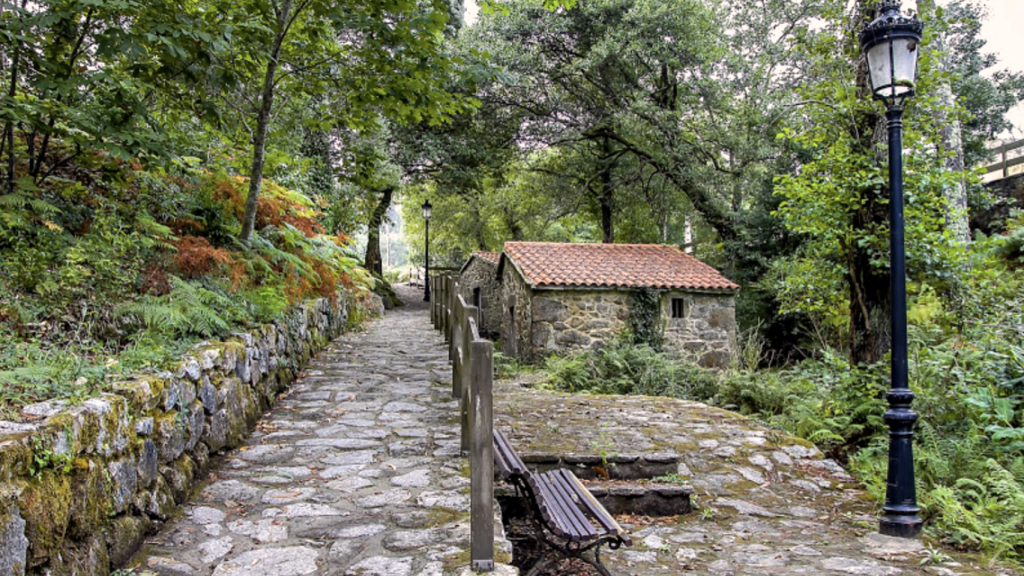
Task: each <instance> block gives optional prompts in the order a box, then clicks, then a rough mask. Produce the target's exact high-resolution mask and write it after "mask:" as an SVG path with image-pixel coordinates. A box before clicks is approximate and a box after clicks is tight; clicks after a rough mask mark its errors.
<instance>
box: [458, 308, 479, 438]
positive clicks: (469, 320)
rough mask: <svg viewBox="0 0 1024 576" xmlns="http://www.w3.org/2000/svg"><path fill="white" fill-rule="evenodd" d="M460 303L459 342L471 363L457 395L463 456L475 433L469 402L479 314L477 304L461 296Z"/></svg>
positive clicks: (465, 370) (464, 372)
mask: <svg viewBox="0 0 1024 576" xmlns="http://www.w3.org/2000/svg"><path fill="white" fill-rule="evenodd" d="M459 304H460V306H461V307H462V318H461V320H462V325H463V327H464V328H465V330H464V331H463V333H462V341H461V342H460V343H459V346H460V347H461V348H462V350H463V351H464V352H465V353H466V354H467V356H468V358H467V360H466V362H467V363H469V365H470V367H469V368H467V369H464V370H463V371H462V378H461V380H462V381H461V382H459V390H458V395H457V396H455V397H456V398H458V399H459V422H460V424H461V426H462V438H461V443H460V445H459V448H460V449H461V450H462V455H463V456H468V455H469V451H470V449H471V448H472V442H471V441H470V436H472V434H473V432H472V430H471V429H470V425H469V404H470V402H471V400H470V397H469V396H470V391H471V389H472V387H473V368H472V363H473V362H476V359H475V358H474V357H473V354H472V351H473V342H474V341H475V340H477V339H479V333H478V332H477V331H476V321H475V320H473V318H476V314H477V309H476V306H466V305H465V302H463V301H462V297H461V296H460V297H459Z"/></svg>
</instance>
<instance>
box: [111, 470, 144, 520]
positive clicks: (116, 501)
mask: <svg viewBox="0 0 1024 576" xmlns="http://www.w3.org/2000/svg"><path fill="white" fill-rule="evenodd" d="M107 470H108V472H109V473H110V480H111V484H112V490H111V498H112V500H113V509H114V511H115V512H117V513H121V512H124V511H125V509H126V508H127V507H128V505H129V504H131V501H132V496H134V495H135V486H136V484H137V483H138V478H139V476H138V474H139V473H138V468H137V467H136V464H135V462H132V461H124V460H120V461H116V462H111V463H110V464H107Z"/></svg>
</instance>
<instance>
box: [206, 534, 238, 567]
mask: <svg viewBox="0 0 1024 576" xmlns="http://www.w3.org/2000/svg"><path fill="white" fill-rule="evenodd" d="M232 548H234V545H233V544H232V543H231V537H230V536H225V537H223V538H218V539H216V540H207V541H206V542H203V543H202V544H200V545H199V552H200V558H201V559H202V560H203V563H204V564H209V563H211V562H213V561H214V560H219V559H221V558H223V557H224V556H227V554H228V553H229V552H231V550H232Z"/></svg>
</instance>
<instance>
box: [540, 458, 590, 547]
mask: <svg viewBox="0 0 1024 576" xmlns="http://www.w3.org/2000/svg"><path fill="white" fill-rule="evenodd" d="M558 472H560V470H554V471H552V472H548V473H545V474H542V476H544V477H545V479H546V480H548V481H549V482H550V483H551V487H552V492H553V493H554V496H555V498H556V499H557V501H558V503H559V505H560V506H562V507H563V508H565V510H566V511H567V514H569V515H571V517H572V519H573V520H574V521H575V523H576V524H577V525H578V527H579V530H580V533H581V534H582V535H583V536H584V537H585V538H597V537H599V536H601V531H599V530H598V529H597V528H596V527H595V526H594V523H593V522H591V521H590V519H589V518H587V516H586V514H585V513H584V510H583V509H582V508H581V507H580V503H579V502H578V500H579V497H578V496H577V497H575V498H574V497H573V492H575V486H574V485H573V484H571V483H566V479H565V478H564V477H563V476H562V475H560V474H558Z"/></svg>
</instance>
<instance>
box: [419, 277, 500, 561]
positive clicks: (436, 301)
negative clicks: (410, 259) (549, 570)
mask: <svg viewBox="0 0 1024 576" xmlns="http://www.w3.org/2000/svg"><path fill="white" fill-rule="evenodd" d="M430 300H431V305H430V321H431V322H432V323H433V325H434V327H435V328H437V329H438V330H440V331H442V332H443V333H444V336H445V342H447V344H448V358H449V360H451V363H452V398H455V399H457V400H458V401H459V421H460V423H461V429H462V430H461V432H462V434H461V450H462V455H463V456H469V475H470V489H469V490H470V566H471V568H472V569H473V570H480V571H491V570H494V442H493V441H492V434H493V432H492V429H493V427H494V412H493V406H494V403H493V395H492V390H491V388H492V385H493V381H494V364H493V362H494V357H493V356H494V344H492V343H491V341H490V340H487V339H485V338H481V337H480V330H479V326H478V324H477V323H478V321H479V319H480V311H479V309H477V307H475V306H468V305H467V304H466V301H465V300H463V299H462V296H461V295H459V283H458V275H457V274H455V273H453V272H441V273H439V274H437V275H433V274H432V275H431V277H430Z"/></svg>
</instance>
